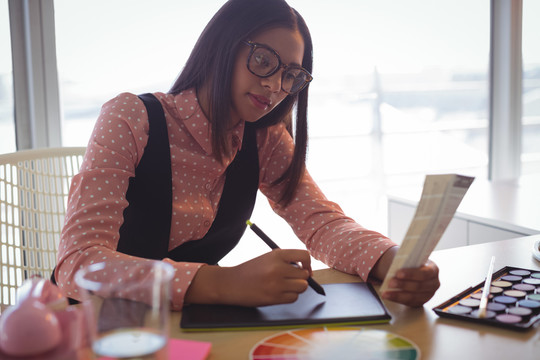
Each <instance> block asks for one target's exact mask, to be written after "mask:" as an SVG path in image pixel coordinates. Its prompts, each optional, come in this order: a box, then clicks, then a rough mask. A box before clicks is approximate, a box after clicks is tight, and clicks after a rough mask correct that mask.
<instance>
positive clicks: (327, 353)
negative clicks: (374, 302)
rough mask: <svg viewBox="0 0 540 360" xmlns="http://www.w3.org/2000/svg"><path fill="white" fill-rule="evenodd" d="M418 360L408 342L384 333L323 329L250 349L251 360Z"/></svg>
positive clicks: (288, 333)
mask: <svg viewBox="0 0 540 360" xmlns="http://www.w3.org/2000/svg"><path fill="white" fill-rule="evenodd" d="M419 358H420V350H419V349H418V347H417V346H416V345H415V344H413V343H412V342H410V341H409V340H407V339H405V338H403V337H401V336H399V335H396V334H393V333H390V332H387V331H383V330H372V329H364V328H354V327H328V328H327V327H322V328H309V329H298V330H290V331H284V332H281V333H278V334H275V335H272V336H270V337H268V338H266V339H264V340H262V341H260V342H259V343H258V344H256V345H255V346H254V347H253V349H252V350H251V354H250V359H251V360H300V359H302V360H323V359H325V360H327V359H340V360H353V359H373V360H376V359H404V360H405V359H407V360H415V359H419Z"/></svg>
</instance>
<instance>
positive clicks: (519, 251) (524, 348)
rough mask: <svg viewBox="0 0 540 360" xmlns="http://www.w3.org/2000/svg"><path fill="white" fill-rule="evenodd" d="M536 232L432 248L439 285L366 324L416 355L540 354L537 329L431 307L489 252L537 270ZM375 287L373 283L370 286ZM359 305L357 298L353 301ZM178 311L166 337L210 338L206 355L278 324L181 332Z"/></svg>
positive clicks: (221, 353)
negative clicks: (443, 313)
mask: <svg viewBox="0 0 540 360" xmlns="http://www.w3.org/2000/svg"><path fill="white" fill-rule="evenodd" d="M539 239H540V235H535V236H529V237H524V238H518V239H511V240H504V241H498V242H493V243H486V244H479V245H471V246H466V247H460V248H454V249H447V250H440V251H435V252H434V253H433V254H432V256H431V259H432V260H433V261H435V262H436V263H437V265H438V266H439V268H440V279H441V284H442V285H441V287H440V289H439V290H438V291H437V293H436V294H435V296H434V297H433V298H432V299H431V300H430V301H429V302H427V303H426V304H425V305H424V307H423V308H409V307H406V306H403V305H399V304H396V303H392V302H389V301H386V302H385V305H386V307H387V308H388V311H389V312H390V314H391V315H392V321H391V322H390V323H389V324H384V325H369V328H370V329H371V328H372V329H382V330H386V331H389V332H393V333H396V334H399V335H401V336H403V337H406V338H408V339H410V340H411V341H412V342H414V343H415V344H416V345H418V347H419V348H420V351H421V359H435V360H440V359H443V360H444V359H463V360H465V359H475V358H477V359H531V360H532V359H540V331H539V330H538V328H536V329H532V330H530V331H527V332H516V331H512V330H506V329H500V328H496V327H491V326H486V325H477V324H474V323H468V322H464V321H459V320H454V319H443V318H440V317H438V316H437V315H436V314H435V313H434V312H433V310H432V308H434V307H436V306H438V305H439V304H441V303H442V302H444V301H446V300H448V299H449V298H451V297H452V296H455V295H457V294H458V293H460V292H461V291H463V290H465V289H467V288H468V287H469V286H473V285H476V284H478V283H480V282H482V281H483V280H484V278H485V273H486V271H487V268H488V266H489V261H490V259H491V256H492V255H495V256H496V258H497V259H496V262H495V269H496V270H498V269H500V268H502V267H504V266H516V267H521V268H527V269H532V270H539V271H540V262H538V261H536V260H535V259H534V258H533V257H532V247H533V244H534V242H535V241H536V240H539ZM314 277H315V278H316V279H317V280H318V281H320V282H321V283H323V284H324V283H333V282H334V283H336V282H354V281H358V278H357V277H355V276H351V275H348V274H343V273H340V272H338V271H335V270H332V269H324V270H317V271H315V274H314ZM376 289H377V290H378V287H376ZM359 305H361V304H359ZM180 317H181V313H173V315H172V318H171V337H174V338H182V339H190V340H199V341H210V342H212V351H211V353H210V356H209V359H210V360H219V359H231V360H240V359H248V358H249V352H250V350H251V348H252V347H253V346H254V345H255V344H256V343H257V342H259V341H260V340H262V339H264V338H265V337H268V336H270V335H272V334H274V333H277V332H279V331H282V330H271V331H269V330H260V331H231V332H204V333H186V332H182V331H181V330H180V328H179V322H180Z"/></svg>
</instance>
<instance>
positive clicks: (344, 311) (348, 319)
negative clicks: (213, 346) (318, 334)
mask: <svg viewBox="0 0 540 360" xmlns="http://www.w3.org/2000/svg"><path fill="white" fill-rule="evenodd" d="M322 287H323V288H324V291H325V292H326V296H322V295H319V294H317V293H316V292H315V291H314V290H313V289H311V288H308V289H307V290H306V291H305V292H304V293H302V294H300V296H299V297H298V300H297V301H296V302H294V303H291V304H281V305H270V306H260V307H243V306H230V305H200V304H192V305H187V306H185V307H184V309H183V311H182V320H181V322H180V327H181V328H182V329H184V330H185V331H209V330H212V331H217V330H247V329H250V328H251V329H264V328H293V327H298V326H302V327H307V326H320V325H335V326H337V325H361V324H375V323H387V322H389V321H390V320H391V317H390V315H389V314H388V311H387V310H386V308H385V307H384V304H383V303H382V302H381V300H380V299H379V297H378V296H377V293H376V292H375V290H374V289H373V287H372V286H371V284H369V283H343V284H327V285H322Z"/></svg>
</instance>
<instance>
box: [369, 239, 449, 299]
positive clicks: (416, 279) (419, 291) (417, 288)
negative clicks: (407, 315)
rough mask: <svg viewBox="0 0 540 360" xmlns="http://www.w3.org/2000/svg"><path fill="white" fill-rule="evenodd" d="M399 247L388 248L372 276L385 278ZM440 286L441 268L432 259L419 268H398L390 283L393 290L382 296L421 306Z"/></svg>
mask: <svg viewBox="0 0 540 360" xmlns="http://www.w3.org/2000/svg"><path fill="white" fill-rule="evenodd" d="M398 249H399V248H398V247H397V246H395V247H393V248H390V249H388V250H387V251H386V252H385V253H384V254H383V255H382V256H381V258H380V259H379V261H377V263H376V264H375V266H374V268H373V270H372V272H371V274H370V276H373V277H374V278H376V279H378V280H383V279H384V277H385V276H386V273H387V272H388V269H389V268H390V265H391V264H392V261H393V260H394V257H395V256H396V253H397V251H398ZM439 286H440V282H439V268H438V267H437V265H436V264H435V263H434V262H432V261H431V260H430V261H428V262H427V263H426V264H425V265H423V266H421V267H418V268H414V269H400V270H398V271H397V272H396V275H395V276H394V278H392V279H391V280H390V283H389V287H390V288H391V289H392V290H388V291H385V292H384V293H382V294H381V297H382V298H383V299H387V300H391V301H395V302H398V303H400V304H404V305H408V306H412V307H419V306H422V305H424V304H425V303H426V302H427V301H428V300H429V299H431V298H432V297H433V295H434V294H435V291H437V289H438V288H439Z"/></svg>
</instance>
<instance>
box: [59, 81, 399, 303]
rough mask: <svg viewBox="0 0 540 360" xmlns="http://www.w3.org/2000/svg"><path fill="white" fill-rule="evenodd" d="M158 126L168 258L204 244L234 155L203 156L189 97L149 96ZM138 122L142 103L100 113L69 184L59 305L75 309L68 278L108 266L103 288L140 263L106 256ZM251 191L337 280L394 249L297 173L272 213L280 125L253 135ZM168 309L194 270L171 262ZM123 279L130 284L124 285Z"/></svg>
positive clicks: (286, 156)
mask: <svg viewBox="0 0 540 360" xmlns="http://www.w3.org/2000/svg"><path fill="white" fill-rule="evenodd" d="M154 95H156V97H157V98H158V99H159V100H160V102H161V104H162V106H163V110H164V112H165V118H166V122H167V126H168V133H169V143H170V151H171V168H172V176H173V179H172V186H173V209H172V211H173V212H172V222H171V233H170V242H169V250H172V249H174V248H175V247H177V246H179V245H180V244H182V243H184V242H186V241H190V240H196V239H200V238H202V237H204V235H205V234H206V232H207V231H208V230H209V228H210V225H211V224H212V221H213V220H214V217H215V216H216V213H217V206H218V203H219V199H220V197H221V192H222V190H223V185H224V182H225V175H224V174H225V170H226V167H227V165H228V164H229V163H230V162H231V161H232V160H233V158H234V155H231V156H230V157H229V158H226V159H225V161H224V162H223V164H222V163H220V162H218V161H216V160H215V159H214V157H213V156H212V146H211V141H210V131H211V126H210V124H209V122H208V120H207V118H206V117H205V115H204V114H203V112H202V111H201V109H200V108H199V104H198V102H197V98H196V95H195V92H194V91H185V92H182V93H180V94H178V95H172V94H164V93H155V94H154ZM148 127H149V125H148V116H147V113H146V108H145V106H144V104H143V103H142V101H141V100H140V99H139V98H138V97H137V96H136V95H134V94H130V93H123V94H120V95H118V96H117V97H116V98H114V99H112V100H110V101H108V102H107V103H105V104H104V105H103V107H102V110H101V113H100V115H99V118H98V120H97V122H96V125H95V128H94V130H93V133H92V135H91V138H90V141H89V143H88V147H87V150H86V154H85V157H84V161H83V163H82V166H81V170H80V172H79V174H77V175H75V177H74V178H73V180H72V184H71V188H70V194H69V202H68V208H67V212H66V218H65V226H64V228H63V231H62V236H61V240H60V246H59V252H58V259H57V260H58V264H57V269H56V274H55V275H56V279H57V281H58V284H59V286H60V287H61V289H62V290H63V291H64V292H65V293H66V295H67V296H69V297H72V298H75V299H79V298H80V297H79V294H78V289H77V286H76V284H75V281H74V275H75V272H76V271H77V270H78V269H79V268H81V267H82V266H84V265H88V264H92V263H97V262H106V261H112V260H118V261H120V263H121V264H122V266H123V267H122V268H121V271H117V272H115V273H114V274H111V281H115V282H121V281H122V277H124V278H127V277H128V276H133V272H134V270H133V269H136V267H137V266H138V264H140V263H141V262H144V261H153V260H147V259H141V258H137V257H133V256H129V255H126V254H122V253H119V252H117V251H116V248H117V244H118V239H119V229H120V226H121V225H122V222H123V211H124V209H125V208H126V207H127V205H128V203H127V201H126V199H125V195H126V192H127V188H128V185H129V178H130V177H133V176H134V174H135V168H136V167H137V164H138V163H139V161H140V159H141V157H142V154H143V151H144V148H145V146H146V142H147V140H148ZM243 131H244V124H243V123H241V124H239V125H237V126H236V127H235V128H233V129H232V130H231V131H230V132H229V134H228V141H230V143H231V144H232V148H233V150H234V151H233V152H234V153H236V152H237V151H238V150H239V149H240V148H241V146H242V135H243ZM257 144H258V150H259V164H260V175H259V182H260V183H259V190H260V191H261V192H262V193H263V194H264V195H265V196H266V197H267V198H268V199H269V201H270V204H271V205H272V207H273V208H274V210H275V211H276V212H277V214H279V215H280V216H281V217H282V218H283V219H285V220H286V221H287V222H288V223H289V225H290V226H291V227H292V229H293V230H294V232H295V233H296V235H297V236H298V237H299V239H300V240H302V241H303V242H304V243H305V244H306V246H307V248H308V249H309V250H310V251H311V254H312V256H313V257H315V258H316V259H319V260H321V261H323V262H325V263H326V264H328V265H329V266H331V267H334V268H336V269H338V270H341V271H344V272H347V273H352V274H358V275H359V276H360V277H361V278H362V279H363V280H366V279H367V277H368V275H369V272H370V271H371V268H372V267H373V265H374V264H375V262H376V261H377V260H378V259H379V257H380V256H381V254H382V253H384V252H385V251H386V250H387V249H388V248H390V247H392V246H394V245H395V244H394V243H393V242H391V241H390V240H389V239H387V238H386V237H384V236H382V235H381V234H379V233H377V232H374V231H370V230H367V229H365V228H363V227H362V226H360V225H359V224H357V223H356V222H354V221H353V220H352V219H351V218H349V217H347V216H345V215H344V214H343V211H342V210H341V208H340V207H339V206H338V205H337V204H335V203H333V202H330V201H328V200H327V199H326V197H325V196H324V195H323V193H322V192H321V190H320V189H319V188H318V186H317V185H316V184H315V182H314V181H313V180H312V178H311V177H310V175H309V173H308V172H307V171H306V173H305V176H304V177H303V179H302V181H301V183H300V185H299V188H298V191H297V195H296V197H295V199H294V200H293V201H292V202H291V203H290V204H289V205H288V206H286V207H283V206H280V205H279V204H278V203H277V201H278V200H279V198H280V191H281V188H280V186H273V185H271V184H272V182H273V181H274V180H276V179H277V178H279V176H280V175H281V174H282V173H283V172H284V171H285V169H286V168H287V166H288V164H289V162H290V159H291V158H292V153H293V147H294V143H293V139H292V138H291V136H290V135H289V133H288V132H287V130H286V129H285V127H284V126H283V125H282V124H278V125H274V126H272V127H269V128H266V129H259V130H258V131H257ZM163 261H165V262H168V263H170V264H171V265H172V266H173V267H174V269H175V276H174V278H173V281H172V299H171V304H172V308H173V309H176V310H180V309H181V308H182V306H183V303H184V295H185V293H186V290H187V289H188V287H189V285H190V283H191V281H192V279H193V277H194V276H195V275H196V273H197V271H198V269H199V268H200V267H201V266H203V265H204V264H199V263H187V262H186V263H184V262H180V263H179V262H174V261H172V260H171V259H164V260H163ZM130 274H131V275H130Z"/></svg>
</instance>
